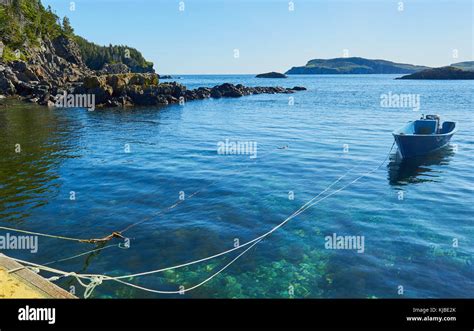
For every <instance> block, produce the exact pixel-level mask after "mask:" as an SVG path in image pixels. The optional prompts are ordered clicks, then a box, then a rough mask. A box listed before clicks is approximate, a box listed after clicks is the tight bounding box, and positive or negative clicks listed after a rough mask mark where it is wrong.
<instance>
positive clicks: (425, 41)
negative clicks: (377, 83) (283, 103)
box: [42, 0, 474, 74]
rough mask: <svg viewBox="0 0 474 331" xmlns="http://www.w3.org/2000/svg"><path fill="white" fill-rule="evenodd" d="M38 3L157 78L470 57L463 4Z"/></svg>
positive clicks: (430, 0)
mask: <svg viewBox="0 0 474 331" xmlns="http://www.w3.org/2000/svg"><path fill="white" fill-rule="evenodd" d="M42 3H43V4H44V5H46V6H47V5H51V7H52V8H53V10H54V11H55V12H56V14H57V15H59V16H61V17H63V16H68V17H69V18H70V20H71V24H72V26H73V27H74V29H75V32H76V34H78V35H80V36H82V37H85V38H86V39H88V40H89V41H92V42H95V43H97V44H100V45H108V44H109V43H111V44H120V45H128V46H130V47H134V48H137V49H138V50H140V51H141V52H142V54H143V55H144V56H145V58H146V59H147V60H149V61H152V62H154V64H155V70H156V71H157V72H158V73H160V74H247V73H248V74H255V73H261V72H268V71H279V72H285V71H286V70H288V69H290V68H291V67H293V66H302V65H304V64H306V62H307V61H308V60H310V59H315V58H323V59H324V58H335V57H342V56H344V55H348V56H358V57H365V58H370V59H385V60H390V61H395V62H402V63H410V64H418V65H426V66H433V67H436V66H444V65H448V64H451V63H455V62H462V61H472V60H473V59H474V49H473V35H474V27H473V16H474V9H473V7H474V5H473V3H474V1H473V0H405V1H400V0H396V1H392V0H293V1H288V0H285V1H283V0H183V1H180V0H76V1H73V4H74V6H71V1H69V0H42ZM183 5H184V8H183ZM292 5H293V6H292ZM73 7H74V8H73ZM71 9H74V10H71ZM183 9H184V10H183ZM292 9H293V10H292Z"/></svg>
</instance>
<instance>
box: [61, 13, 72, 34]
mask: <svg viewBox="0 0 474 331" xmlns="http://www.w3.org/2000/svg"><path fill="white" fill-rule="evenodd" d="M63 33H64V34H65V35H66V36H69V37H71V36H73V35H74V29H73V28H72V26H71V21H69V18H68V17H67V16H64V18H63Z"/></svg>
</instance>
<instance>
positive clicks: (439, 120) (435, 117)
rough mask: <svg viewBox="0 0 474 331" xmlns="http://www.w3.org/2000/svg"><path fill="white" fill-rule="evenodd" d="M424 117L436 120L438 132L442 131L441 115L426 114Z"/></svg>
mask: <svg viewBox="0 0 474 331" xmlns="http://www.w3.org/2000/svg"><path fill="white" fill-rule="evenodd" d="M424 119H425V120H434V121H436V133H439V132H441V117H439V115H426V116H425V118H424Z"/></svg>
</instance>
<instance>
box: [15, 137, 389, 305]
mask: <svg viewBox="0 0 474 331" xmlns="http://www.w3.org/2000/svg"><path fill="white" fill-rule="evenodd" d="M393 146H394V144H392V147H391V148H390V151H389V153H388V154H387V156H386V157H385V159H384V160H383V161H382V162H381V163H380V164H379V165H378V166H377V167H376V168H374V169H372V170H370V171H368V172H366V173H364V174H362V175H361V176H359V177H357V178H356V179H354V180H352V181H351V182H349V183H348V184H346V185H344V186H342V187H341V188H339V189H337V190H335V191H333V192H331V193H330V194H328V195H326V196H324V197H322V198H321V199H319V200H316V201H314V200H315V199H317V198H318V197H319V196H321V195H322V194H324V193H325V192H326V191H327V190H329V189H330V188H331V187H332V186H334V185H335V184H337V183H338V182H339V181H340V180H341V179H342V178H344V177H345V176H346V175H347V174H348V173H349V172H350V171H351V170H352V169H353V168H355V167H357V166H355V167H353V168H351V169H349V170H348V171H347V172H346V173H345V174H344V175H342V176H341V177H339V178H338V179H337V180H336V181H334V182H333V183H331V184H330V185H329V186H328V187H326V189H325V190H323V191H322V192H321V193H319V194H318V195H317V196H315V197H314V198H312V199H311V200H309V201H308V202H306V203H305V204H304V205H303V206H301V207H300V208H299V209H298V210H297V211H295V212H294V213H293V214H292V215H290V216H289V217H287V218H286V219H285V220H284V221H283V222H281V223H280V224H278V225H277V226H275V227H273V228H272V229H271V230H270V231H268V232H266V233H264V234H263V235H261V236H259V237H257V238H255V239H253V240H251V241H248V242H246V243H245V244H242V245H240V246H237V247H234V248H232V249H229V250H227V251H224V252H221V253H218V254H215V255H213V256H209V257H206V258H203V259H199V260H195V261H192V262H188V263H184V264H181V265H178V266H174V267H169V268H164V269H157V270H152V271H148V272H142V273H137V274H131V275H123V276H116V277H113V276H108V275H100V274H76V273H74V272H72V273H67V272H64V271H61V270H57V269H53V268H49V267H44V266H41V265H38V264H35V263H32V262H27V261H22V260H19V259H13V260H16V261H17V262H20V263H25V264H28V265H33V266H35V267H37V268H39V269H42V270H45V271H49V272H52V273H57V274H62V275H63V276H72V277H75V278H76V279H77V281H78V282H79V283H80V284H81V285H82V286H84V287H85V288H86V291H85V293H84V297H86V298H88V297H89V296H90V295H91V294H92V292H93V291H94V289H95V287H96V286H98V285H100V284H102V282H103V281H104V280H113V281H116V282H119V283H122V284H124V285H127V286H131V287H134V288H137V289H141V290H144V291H148V292H153V293H163V294H177V293H183V292H188V291H191V290H194V289H196V288H198V287H200V286H202V285H204V284H206V283H207V282H209V281H210V280H212V279H213V278H214V277H216V276H217V275H219V274H220V273H222V272H223V271H224V270H225V269H227V268H228V267H229V266H231V265H232V264H233V263H234V262H235V261H237V260H238V259H239V258H240V257H242V256H243V255H244V254H245V253H247V252H248V251H249V250H250V249H251V248H252V247H254V246H255V245H257V244H258V243H259V242H260V241H262V240H263V239H264V238H265V237H267V236H269V235H270V234H271V233H273V232H275V231H276V230H277V229H279V228H281V227H282V226H283V225H285V224H286V223H287V222H289V221H290V220H291V219H293V218H294V217H296V216H298V215H300V214H301V213H303V212H304V211H306V210H307V209H309V208H311V207H312V206H314V205H316V204H318V203H319V202H321V201H323V200H325V199H327V198H329V197H330V196H333V195H334V194H337V193H338V192H341V191H342V190H344V189H345V188H347V187H348V186H350V185H352V184H354V183H356V182H357V181H359V180H360V179H361V178H363V177H366V176H368V175H369V174H371V173H373V172H375V171H376V170H378V169H379V168H380V167H381V166H382V165H383V164H384V163H385V161H386V160H387V158H388V157H389V155H390V152H391V151H392V149H393ZM248 245H250V246H249V247H248V248H247V249H245V250H244V251H243V252H242V253H240V254H239V255H237V256H236V257H235V258H234V259H233V260H231V261H230V262H229V263H228V264H226V265H225V266H224V267H223V268H221V269H219V270H218V271H217V272H215V273H214V274H212V275H211V276H209V277H208V278H206V279H205V280H203V281H202V282H200V283H198V284H196V285H194V286H192V287H189V288H187V289H182V290H178V291H160V290H154V289H150V288H146V287H142V286H139V285H135V284H132V283H128V282H125V281H122V280H121V279H123V278H131V277H139V276H144V275H149V274H154V273H158V272H163V271H166V270H172V269H177V268H181V267H184V266H188V265H192V264H196V263H199V262H203V261H207V260H210V259H212V258H215V257H218V256H222V255H225V254H228V253H230V252H232V251H235V250H237V249H240V248H242V247H245V246H248ZM81 279H88V280H89V281H90V282H89V284H85V283H83V282H82V281H81Z"/></svg>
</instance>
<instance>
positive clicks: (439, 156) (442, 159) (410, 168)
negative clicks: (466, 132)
mask: <svg viewBox="0 0 474 331" xmlns="http://www.w3.org/2000/svg"><path fill="white" fill-rule="evenodd" d="M453 155H454V149H453V147H452V146H450V145H448V146H446V147H445V148H442V149H441V150H439V151H436V152H434V153H432V154H429V155H425V156H419V157H414V158H409V159H403V158H402V157H401V156H400V154H399V153H395V154H392V155H391V156H390V162H389V163H388V165H387V169H388V181H389V183H390V185H407V184H416V183H425V182H435V181H436V180H437V178H438V177H439V176H440V174H441V173H442V172H443V168H442V167H437V166H441V165H447V164H449V161H450V160H451V158H452V156H453Z"/></svg>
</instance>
